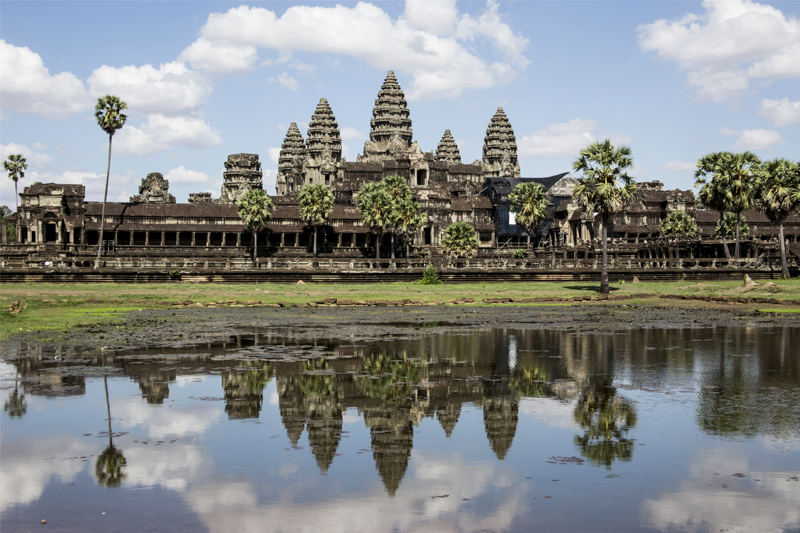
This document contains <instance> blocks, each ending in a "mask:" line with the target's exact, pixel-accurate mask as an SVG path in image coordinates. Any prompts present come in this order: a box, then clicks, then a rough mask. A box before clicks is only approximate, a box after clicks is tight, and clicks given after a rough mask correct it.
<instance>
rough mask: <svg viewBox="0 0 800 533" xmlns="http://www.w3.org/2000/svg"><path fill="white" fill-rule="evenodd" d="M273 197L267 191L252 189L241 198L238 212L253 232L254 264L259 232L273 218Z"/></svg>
mask: <svg viewBox="0 0 800 533" xmlns="http://www.w3.org/2000/svg"><path fill="white" fill-rule="evenodd" d="M272 207H273V206H272V199H271V198H270V197H269V195H268V194H267V192H266V191H262V190H261V189H250V190H249V191H247V192H246V193H245V194H244V195H243V196H242V197H241V198H239V208H238V210H237V213H238V214H239V218H241V219H242V222H244V225H245V226H246V227H247V229H248V230H249V231H250V233H252V234H253V264H254V265H255V263H256V257H257V256H258V232H259V231H261V230H262V229H264V228H265V227H266V225H267V222H269V221H270V219H271V218H272Z"/></svg>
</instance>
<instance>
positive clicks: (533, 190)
mask: <svg viewBox="0 0 800 533" xmlns="http://www.w3.org/2000/svg"><path fill="white" fill-rule="evenodd" d="M508 199H509V200H510V201H511V211H513V212H514V213H516V214H517V215H516V222H517V224H518V225H519V226H522V228H523V229H524V230H525V233H527V234H528V248H530V247H531V233H533V230H535V229H536V226H538V225H539V224H541V223H542V220H544V218H545V217H546V216H547V206H548V205H549V202H548V201H547V195H546V194H545V192H544V186H542V184H541V183H533V182H528V183H518V184H517V186H516V187H514V190H513V191H511V194H509V195H508Z"/></svg>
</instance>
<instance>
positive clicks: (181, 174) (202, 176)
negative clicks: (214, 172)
mask: <svg viewBox="0 0 800 533" xmlns="http://www.w3.org/2000/svg"><path fill="white" fill-rule="evenodd" d="M164 179H166V180H168V181H169V183H170V185H172V184H178V183H207V182H209V181H211V176H209V175H208V174H206V173H205V172H199V171H197V170H189V169H187V168H186V167H184V166H183V165H181V166H179V167H178V168H173V169H172V170H170V171H169V172H167V173H166V174H165V175H164Z"/></svg>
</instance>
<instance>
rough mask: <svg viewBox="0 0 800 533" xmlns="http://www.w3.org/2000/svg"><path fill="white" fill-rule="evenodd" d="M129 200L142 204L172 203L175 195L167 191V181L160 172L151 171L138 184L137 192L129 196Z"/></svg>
mask: <svg viewBox="0 0 800 533" xmlns="http://www.w3.org/2000/svg"><path fill="white" fill-rule="evenodd" d="M131 202H134V203H143V204H174V203H175V197H174V196H173V195H171V194H170V193H169V181H167V180H165V179H164V176H163V175H162V174H161V173H160V172H151V173H150V174H148V175H147V177H146V178H144V179H143V180H142V184H141V185H139V194H137V195H136V196H131Z"/></svg>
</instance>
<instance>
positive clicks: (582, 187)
mask: <svg viewBox="0 0 800 533" xmlns="http://www.w3.org/2000/svg"><path fill="white" fill-rule="evenodd" d="M632 166H633V158H632V157H631V149H630V148H629V147H627V146H624V145H623V146H620V147H619V148H614V146H613V145H612V144H611V141H610V140H608V139H606V140H605V141H603V142H599V141H595V142H593V143H592V144H590V145H588V146H587V147H585V148H584V149H582V150H581V151H580V155H579V156H578V159H576V160H575V162H574V163H573V164H572V168H573V169H574V170H577V171H580V172H583V177H581V178H578V183H577V185H575V189H574V190H573V193H572V197H573V198H574V199H575V202H576V203H577V204H578V206H579V207H582V208H583V209H586V210H591V211H593V212H595V211H596V212H597V214H599V215H600V220H601V223H602V225H603V233H602V235H603V270H602V272H601V274H600V294H608V223H609V222H610V221H611V217H612V216H613V215H614V214H615V213H617V212H619V211H621V210H622V209H624V208H625V207H626V206H627V205H628V204H630V203H631V202H632V201H633V200H634V198H636V196H637V194H638V193H639V189H638V187H637V186H636V182H635V181H634V178H633V177H632V176H629V175H628V169H630V168H631V167H632Z"/></svg>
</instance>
